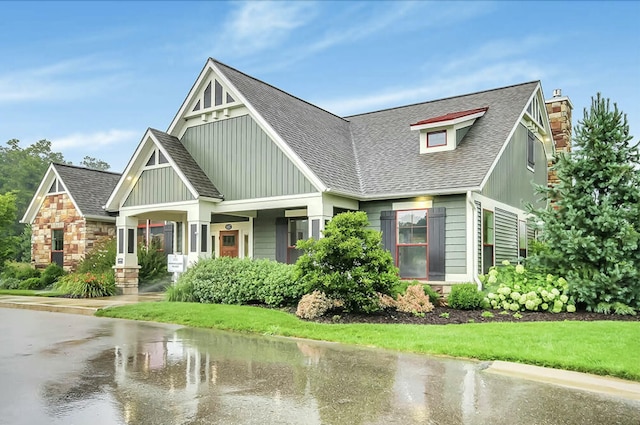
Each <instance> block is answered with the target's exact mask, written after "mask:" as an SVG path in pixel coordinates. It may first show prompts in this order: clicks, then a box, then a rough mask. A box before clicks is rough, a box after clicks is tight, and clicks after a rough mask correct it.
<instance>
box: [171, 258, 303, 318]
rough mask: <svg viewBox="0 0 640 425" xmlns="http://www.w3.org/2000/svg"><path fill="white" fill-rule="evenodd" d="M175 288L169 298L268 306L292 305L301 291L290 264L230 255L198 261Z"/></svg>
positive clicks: (173, 299) (181, 277)
mask: <svg viewBox="0 0 640 425" xmlns="http://www.w3.org/2000/svg"><path fill="white" fill-rule="evenodd" d="M174 288H175V289H170V291H171V292H170V295H168V297H169V300H170V301H195V302H201V303H221V304H252V303H264V304H267V305H270V306H283V305H295V303H297V302H298V300H299V299H300V297H302V294H303V293H304V290H303V287H302V286H301V285H300V284H299V283H298V282H297V281H295V280H294V279H293V266H291V265H287V264H280V263H276V262H274V261H271V260H252V259H249V258H246V259H239V258H229V257H220V258H215V259H205V260H200V261H198V263H197V264H195V265H193V266H192V267H191V268H189V269H188V270H187V271H186V272H185V273H184V274H183V275H182V276H180V279H179V280H178V282H177V283H176V285H174Z"/></svg>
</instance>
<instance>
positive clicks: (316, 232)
mask: <svg viewBox="0 0 640 425" xmlns="http://www.w3.org/2000/svg"><path fill="white" fill-rule="evenodd" d="M311 237H312V238H313V239H315V240H318V239H320V220H319V219H314V220H311Z"/></svg>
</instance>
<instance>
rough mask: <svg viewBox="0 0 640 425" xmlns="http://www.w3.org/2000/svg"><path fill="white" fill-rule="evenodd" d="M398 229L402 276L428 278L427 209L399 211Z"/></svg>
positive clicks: (398, 254)
mask: <svg viewBox="0 0 640 425" xmlns="http://www.w3.org/2000/svg"><path fill="white" fill-rule="evenodd" d="M397 229H398V239H397V240H398V242H397V246H396V259H397V261H396V263H397V264H398V268H399V269H400V277H401V278H403V279H405V278H414V279H427V277H428V273H427V251H428V245H427V210H407V211H398V212H397Z"/></svg>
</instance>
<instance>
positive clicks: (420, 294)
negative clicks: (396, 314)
mask: <svg viewBox="0 0 640 425" xmlns="http://www.w3.org/2000/svg"><path fill="white" fill-rule="evenodd" d="M396 309H397V310H398V311H402V312H404V313H413V314H421V313H429V312H431V311H433V304H432V303H431V301H429V296H428V295H426V294H425V293H424V288H423V286H422V285H412V286H409V287H408V288H407V292H406V293H405V294H404V295H398V301H397V302H396Z"/></svg>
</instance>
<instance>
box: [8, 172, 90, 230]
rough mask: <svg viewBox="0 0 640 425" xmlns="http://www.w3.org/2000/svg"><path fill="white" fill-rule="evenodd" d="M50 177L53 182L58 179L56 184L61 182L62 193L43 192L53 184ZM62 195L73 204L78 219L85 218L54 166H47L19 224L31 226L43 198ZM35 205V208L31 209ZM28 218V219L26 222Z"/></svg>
mask: <svg viewBox="0 0 640 425" xmlns="http://www.w3.org/2000/svg"><path fill="white" fill-rule="evenodd" d="M52 171H53V174H51V172H52ZM52 175H53V176H54V177H53V180H55V179H58V182H62V185H63V186H64V188H65V190H64V191H62V192H55V193H46V192H44V190H49V187H50V186H51V184H52V183H53V180H52V179H51V176H52ZM45 182H47V184H45ZM43 189H44V190H43ZM63 193H66V194H67V196H68V197H69V199H70V200H71V203H72V204H73V207H74V208H75V209H76V211H77V212H78V215H79V216H80V217H82V218H85V216H84V214H82V210H81V209H80V207H79V206H78V203H77V202H76V200H75V199H73V196H72V195H71V192H70V191H69V189H68V188H67V185H66V184H65V183H64V180H62V178H61V177H60V174H58V171H57V170H56V168H55V164H53V163H51V164H49V168H48V169H47V172H46V173H45V174H44V177H43V178H42V180H41V181H40V185H39V186H38V189H37V190H36V193H35V194H34V195H33V198H31V202H30V203H29V207H27V210H26V211H25V213H24V216H23V217H22V219H21V220H20V223H24V224H32V223H33V220H35V219H36V216H37V215H38V211H39V210H40V208H41V207H42V204H43V203H44V200H45V198H46V197H47V196H53V195H60V194H63ZM36 205H37V208H35V209H32V208H34V207H35V206H36ZM28 217H30V218H29V219H28V221H27V218H28Z"/></svg>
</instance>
